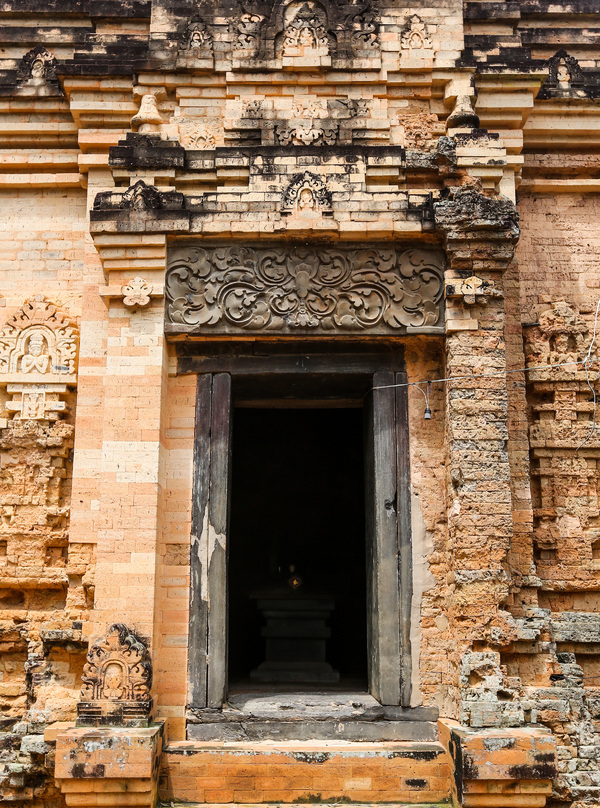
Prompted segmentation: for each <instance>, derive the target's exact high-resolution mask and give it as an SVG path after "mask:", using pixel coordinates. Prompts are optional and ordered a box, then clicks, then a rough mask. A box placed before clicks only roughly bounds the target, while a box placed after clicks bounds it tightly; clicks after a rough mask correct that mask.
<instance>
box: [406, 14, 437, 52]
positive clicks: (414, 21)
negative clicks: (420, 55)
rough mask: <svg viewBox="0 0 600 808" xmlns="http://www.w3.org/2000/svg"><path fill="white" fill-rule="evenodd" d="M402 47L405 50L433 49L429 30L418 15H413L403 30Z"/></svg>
mask: <svg viewBox="0 0 600 808" xmlns="http://www.w3.org/2000/svg"><path fill="white" fill-rule="evenodd" d="M401 45H402V48H403V50H428V49H430V48H433V42H432V41H431V37H430V35H429V29H428V28H427V25H426V24H425V23H424V22H423V20H422V19H421V18H420V17H419V15H418V14H413V15H412V17H410V18H409V19H408V20H407V22H406V24H405V26H404V28H403V29H402V37H401Z"/></svg>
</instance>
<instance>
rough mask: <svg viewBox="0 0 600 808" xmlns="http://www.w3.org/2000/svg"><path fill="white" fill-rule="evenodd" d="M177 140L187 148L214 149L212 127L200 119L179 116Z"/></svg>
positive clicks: (214, 139) (214, 142)
mask: <svg viewBox="0 0 600 808" xmlns="http://www.w3.org/2000/svg"><path fill="white" fill-rule="evenodd" d="M178 123H179V140H180V142H181V145H182V146H185V147H186V148H188V149H214V148H215V146H216V138H215V134H214V132H213V131H212V129H211V128H210V127H208V126H206V125H205V124H203V123H201V122H200V121H197V120H193V119H188V118H180V119H179V121H178Z"/></svg>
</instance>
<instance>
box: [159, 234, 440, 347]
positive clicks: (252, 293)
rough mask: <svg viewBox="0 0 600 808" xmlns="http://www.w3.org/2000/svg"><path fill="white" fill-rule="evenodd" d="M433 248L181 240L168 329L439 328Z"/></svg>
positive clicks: (175, 253)
mask: <svg viewBox="0 0 600 808" xmlns="http://www.w3.org/2000/svg"><path fill="white" fill-rule="evenodd" d="M443 274H444V256H443V254H442V252H441V251H439V250H435V249H421V248H409V249H407V248H404V249H401V248H394V247H388V246H385V247H383V246H381V247H368V246H357V245H354V246H348V247H335V248H334V247H330V246H323V247H320V246H318V245H310V246H300V245H298V246H290V247H287V248H284V247H282V246H280V245H273V246H269V247H266V246H261V247H256V248H251V247H246V246H242V245H228V246H204V245H202V246H200V245H198V246H195V245H190V246H185V247H177V248H175V249H173V250H172V251H171V253H170V256H169V262H168V268H167V277H166V307H167V312H166V314H167V326H166V329H167V332H168V333H171V334H177V333H182V334H183V333H202V334H231V333H244V332H248V331H252V332H257V331H264V332H265V333H269V334H271V333H278V334H290V335H291V334H293V335H296V336H301V335H303V334H307V335H309V334H310V335H314V334H322V335H331V336H334V335H335V334H340V335H342V334H348V335H349V334H367V333H370V334H379V335H385V334H387V335H391V334H402V333H407V332H428V331H438V330H441V329H442V328H443V323H444V309H443Z"/></svg>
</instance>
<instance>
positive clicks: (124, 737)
mask: <svg viewBox="0 0 600 808" xmlns="http://www.w3.org/2000/svg"><path fill="white" fill-rule="evenodd" d="M163 735H164V721H156V722H155V723H154V724H152V726H150V727H145V728H125V727H106V728H104V727H102V728H96V727H93V728H88V727H74V728H73V729H68V730H67V731H66V732H62V733H61V734H60V735H59V736H58V737H57V739H56V768H55V774H54V776H55V778H56V782H57V785H58V786H59V788H60V790H61V791H62V793H63V795H64V797H65V802H66V804H67V805H68V806H79V805H85V806H88V807H89V808H94V806H98V808H100V806H112V808H124V807H125V806H133V805H136V806H147V808H152V806H154V804H155V803H156V793H157V784H158V769H159V759H160V754H161V751H162V744H163Z"/></svg>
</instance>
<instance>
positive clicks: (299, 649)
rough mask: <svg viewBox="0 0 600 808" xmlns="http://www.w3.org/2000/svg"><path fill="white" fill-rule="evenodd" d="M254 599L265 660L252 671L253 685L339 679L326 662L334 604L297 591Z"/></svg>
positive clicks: (329, 681) (327, 598)
mask: <svg viewBox="0 0 600 808" xmlns="http://www.w3.org/2000/svg"><path fill="white" fill-rule="evenodd" d="M254 598H255V599H256V600H257V606H258V609H259V610H260V612H261V613H262V615H263V618H264V620H265V623H266V625H265V626H263V628H262V631H261V634H262V636H263V637H264V638H265V639H266V659H265V661H264V662H263V663H262V664H261V665H259V666H258V668H255V669H254V670H253V671H251V673H250V676H251V678H252V679H253V680H254V681H255V682H265V683H271V684H277V683H280V684H283V683H288V682H293V683H299V684H334V683H336V682H339V679H340V675H339V673H338V672H337V671H336V670H334V669H333V668H332V667H331V665H330V664H329V663H328V662H327V661H326V652H327V640H328V639H329V637H330V636H331V629H330V628H328V626H327V620H328V619H329V617H330V615H331V613H332V611H333V610H334V608H335V600H334V599H333V598H332V597H331V596H330V595H325V594H311V593H308V592H302V593H300V592H299V591H293V590H292V591H286V590H280V591H273V592H261V593H257V594H256V595H255V596H254Z"/></svg>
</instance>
